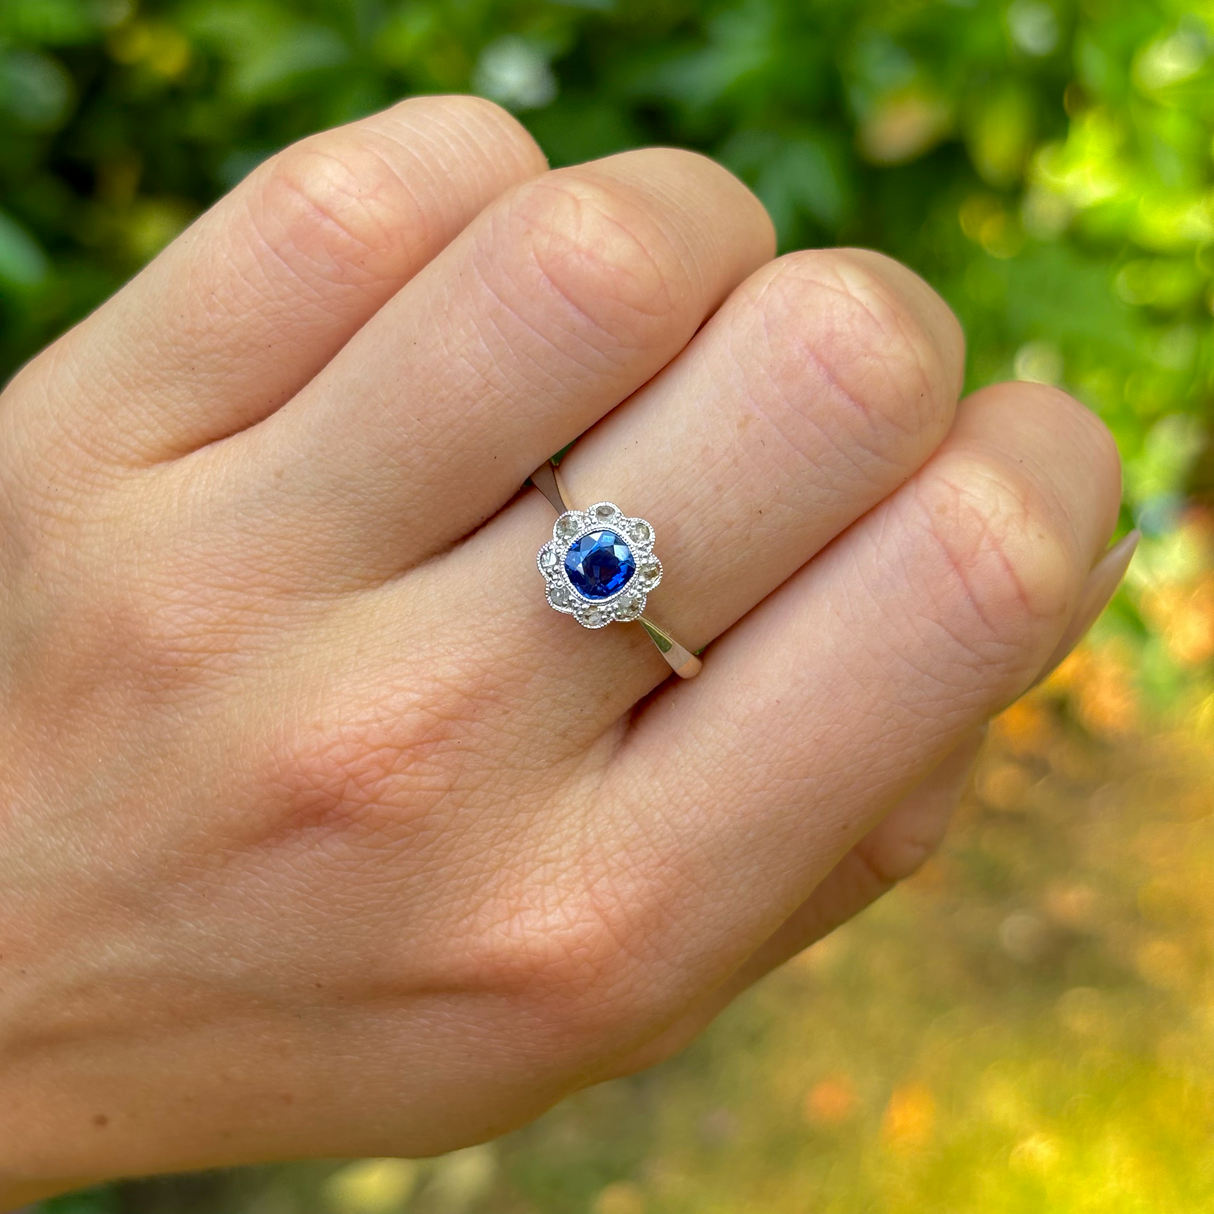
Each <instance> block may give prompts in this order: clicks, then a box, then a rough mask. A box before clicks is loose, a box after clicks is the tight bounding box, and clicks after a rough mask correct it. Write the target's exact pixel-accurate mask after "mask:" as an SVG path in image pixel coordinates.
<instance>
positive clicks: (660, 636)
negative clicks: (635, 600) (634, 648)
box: [528, 460, 704, 679]
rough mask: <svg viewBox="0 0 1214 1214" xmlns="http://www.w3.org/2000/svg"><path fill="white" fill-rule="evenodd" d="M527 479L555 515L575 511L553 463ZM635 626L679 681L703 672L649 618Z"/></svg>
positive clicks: (693, 658)
mask: <svg viewBox="0 0 1214 1214" xmlns="http://www.w3.org/2000/svg"><path fill="white" fill-rule="evenodd" d="M528 479H529V480H530V481H531V483H532V484H533V485H534V486H535V487H536V488H537V489H538V490H539V491H540V492H541V493H542V494H543V495H544V497H546V498H547V499H548V504H549V505H550V506H551V507H552V508H553V510H555V511H556V512H557V514H564V513H565V511H566V510H573V509H575V507H574V506H572V505H570V502H569V494H568V493H567V491H566V489H565V482H564V481H563V480H562V478H561V472H560V469H559V468H558V467H557V466H556V464H554V463H553V462H552V460H545V461H544V462H543V463H542V464H541V465H540V466H539V467H538V468H537V469H536V470H535V471H534V472H533V473H532V474H531V476H530V477H529V478H528ZM637 623H639V624H640V625H641V627H642V628H644V629H645V634H646V635H647V636H648V637H649V639H650V640H651V641H652V642H653V644H654V648H655V649H657V651H658V653H660V654H661V655H662V658H663V659H664V660H665V662H666V665H667V666H669V667H670V669H671V670H673V671H674V672H675V674H677V675H678V676H679V678H681V679H694V678H695V677H696V675H698V674H699V673H700V671H701V670H702V669H703V667H704V663H703V662H701V661H700V659H699V658H698V657H696V655H695V654H694V653H692V652H691V650H690V649H687V648H686V647H684V646H683V645H680V644H679V642H678V641H676V640H675V639H674V637H672V636H671V635H670V633H668V632H667V631H666V629H665V628H662V627H661V626H660V625H659V624H655V623H654V622H653V620H651V619H649V617H648V616H644V615H643V616H640V617H639V618H638V620H637Z"/></svg>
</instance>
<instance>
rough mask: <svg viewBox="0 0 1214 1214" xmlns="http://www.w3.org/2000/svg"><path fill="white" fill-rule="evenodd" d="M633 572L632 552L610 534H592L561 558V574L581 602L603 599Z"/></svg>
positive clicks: (611, 593)
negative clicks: (562, 561)
mask: <svg viewBox="0 0 1214 1214" xmlns="http://www.w3.org/2000/svg"><path fill="white" fill-rule="evenodd" d="M636 571H637V563H636V560H635V559H634V558H633V555H632V549H631V548H629V547H628V545H627V544H626V543H624V540H623V539H622V537H620V536H618V535H616V533H615V532H614V531H592V532H590V534H589V535H584V536H582V538H581V539H580V540H578V541H577V543H576V544H574V545H572V546H571V547H570V549H569V551H568V552H567V553H566V554H565V572H566V573H568V574H569V580H570V581H571V582H572V583H573V588H574V590H576V591H577V592H578V594H580V595H581V596H582V598H584V599H592V600H593V599H606V598H610V597H611V596H612V595H613V594H617V593H618V592H619V591H621V590H623V589H624V587H625V586H626V585H627V584H628V579H629V578H630V577H632V575H633V574H634V573H636Z"/></svg>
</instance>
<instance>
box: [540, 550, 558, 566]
mask: <svg viewBox="0 0 1214 1214" xmlns="http://www.w3.org/2000/svg"><path fill="white" fill-rule="evenodd" d="M559 559H560V558H558V556H557V555H556V549H555V548H545V549H544V550H543V551H542V552H541V553H540V568H541V569H555V568H556V566H557V561H558V560H559Z"/></svg>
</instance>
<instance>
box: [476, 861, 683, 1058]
mask: <svg viewBox="0 0 1214 1214" xmlns="http://www.w3.org/2000/svg"><path fill="white" fill-rule="evenodd" d="M609 885H610V882H608V881H604V880H602V879H596V880H593V881H591V880H590V879H588V878H587V879H585V880H577V879H575V878H572V877H571V874H570V873H569V872H568V871H565V872H564V873H562V874H557V875H554V874H552V873H543V872H541V873H534V872H533V873H532V874H531V876H530V878H529V879H527V880H526V881H525V882H524V883H511V884H508V885H507V886H506V887H505V888H504V889H502V890H500V891H499V893H498V894H497V896H495V897H494V898H493V899H492V900H491V901H490V902H488V903H486V904H485V905H484V906H483V907H482V908H481V910H480V913H479V915H478V916H477V919H476V921H475V923H474V924H472V925H470V927H471V940H470V942H469V945H468V947H467V949H466V955H467V956H468V957H469V958H470V962H471V964H472V965H473V967H474V973H475V980H476V984H477V985H478V986H481V987H484V988H487V989H490V990H493V991H496V992H498V993H499V994H502V995H505V996H506V997H508V998H510V999H511V1000H514V1001H517V1002H518V1003H520V1004H522V1005H525V1006H526V1007H527V1008H528V1009H529V1010H530V1012H531V1014H532V1015H533V1016H534V1017H535V1019H536V1021H537V1022H538V1023H540V1024H545V1025H547V1026H548V1035H549V1037H550V1045H551V1047H552V1048H553V1049H554V1050H558V1051H561V1052H564V1053H567V1054H568V1053H571V1054H573V1055H579V1054H580V1055H587V1056H589V1055H593V1054H596V1053H600V1052H602V1051H603V1050H605V1049H610V1048H611V1046H612V1044H613V1043H617V1042H620V1041H624V1040H630V1039H632V1038H634V1037H636V1036H637V1035H638V1034H643V1033H644V1032H645V1031H646V1029H647V1028H649V1027H650V1026H651V1025H652V1024H653V1023H654V1022H655V1020H659V1019H660V1018H661V1017H662V1015H663V1014H664V1012H663V1009H662V1006H661V1004H662V999H663V995H662V991H663V987H664V984H663V982H662V980H661V978H660V976H659V967H655V966H654V965H652V964H651V962H652V961H653V958H651V957H648V956H647V953H646V948H645V944H644V942H645V941H646V940H649V939H652V938H654V937H653V934H652V933H650V932H647V931H646V926H647V921H648V920H650V919H652V918H653V915H652V913H650V912H647V911H646V910H645V909H644V908H638V907H637V906H636V905H635V904H633V905H630V904H629V903H628V900H626V899H625V898H623V897H621V896H619V893H618V891H616V892H606V887H607V886H609ZM654 926H655V925H654V924H653V923H652V922H649V923H648V927H649V928H653V927H654Z"/></svg>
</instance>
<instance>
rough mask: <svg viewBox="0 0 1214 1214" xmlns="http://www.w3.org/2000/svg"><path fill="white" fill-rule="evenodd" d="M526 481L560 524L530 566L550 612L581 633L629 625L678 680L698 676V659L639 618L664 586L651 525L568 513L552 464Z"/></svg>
mask: <svg viewBox="0 0 1214 1214" xmlns="http://www.w3.org/2000/svg"><path fill="white" fill-rule="evenodd" d="M529 479H530V481H531V483H532V484H533V485H534V486H535V487H536V488H537V489H538V490H539V491H540V492H541V493H542V494H543V495H544V496H545V497H546V498H547V499H548V501H549V503H550V504H551V506H552V508H553V509H554V510H555V511H556V512H557V516H558V517H557V520H556V522H555V523H554V524H553V527H552V538H551V539H550V540H548V542H547V543H546V544H544V546H543V547H542V548H541V549H540V550H539V552H538V553H537V554H536V558H535V561H536V564H537V565H538V566H539V571H540V573H542V574H543V576H544V582H545V583H546V587H547V596H548V605H549V606H550V607H551V608H552V609H553V610H554V611H559V612H560V613H561V614H562V615H571V616H573V618H574V619H575V620H577V622H578V623H579V624H581V625H582V627H583V628H605V627H606V626H607V625H608V624H610V623H612V622H618V623H621V624H628V623H632V622H633V621H635V622H637V623H639V624H640V625H641V627H642V628H644V629H645V632H646V633H647V634H648V636H649V639H650V640H651V641H652V642H653V643H654V645H655V646H656V647H657V650H658V652H659V653H660V654H661V655H662V657H663V658H664V659H665V660H666V664H667V665H668V666H669V667H670V669H671V670H673V671H674V672H675V674H677V675H679V677H680V678H684V679H691V678H694V677H695V676H696V675H697V674H699V673H700V670H701V668H702V665H703V663H702V662H701V661H700V659H699V658H698V657H696V655H695V654H694V653H692V652H691V650H689V649H687V648H685V647H684V646H682V645H680V644H679V643H678V641H676V640H675V639H674V637H672V636H671V635H670V633H668V632H667V631H666V630H665V629H664V628H662V627H660V626H659V625H658V624H655V623H654V622H653V620H651V619H648V618H647V617H646V616H645V615H644V611H645V600H646V598H647V597H648V595H649V592H650V591H651V590H653V589H654V588H655V587H656V586H657V584H658V583H659V582H660V581H661V580H662V562H661V561H659V560H658V558H657V557H656V556H654V553H653V545H654V539H655V536H654V530H653V524H652V523H650V522H649V521H648V520H647V519H643V518H634V517H630V516H628V515H626V514H625V513H624V512H623V511H622V510H621V509H620V508H619V506H617V505H616V504H615V503H614V502H596V503H595V504H594V505H593V506H591V507H589V509H586V510H576V509H574V508H573V507H572V506H571V505H570V504H569V495H568V494H567V493H566V492H565V485H564V482H563V481H562V479H561V475H560V472H559V471H558V470H557V466H556V464H555V463H553V461H552V460H548V461H547V462H545V463H543V464H541V465H540V467H538V468H537V469H536V470H535V471H534V472H533V473H532V474H531V476H530V478H529Z"/></svg>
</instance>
